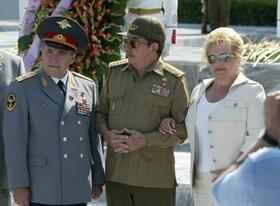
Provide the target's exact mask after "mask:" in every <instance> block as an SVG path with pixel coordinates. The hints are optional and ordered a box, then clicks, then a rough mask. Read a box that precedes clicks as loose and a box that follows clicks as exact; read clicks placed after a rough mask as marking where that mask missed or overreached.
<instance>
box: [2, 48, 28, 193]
mask: <svg viewBox="0 0 280 206" xmlns="http://www.w3.org/2000/svg"><path fill="white" fill-rule="evenodd" d="M23 73H24V64H23V62H22V61H21V58H20V57H18V56H16V55H13V54H10V53H7V52H4V51H0V131H1V132H0V189H2V188H7V174H6V166H5V158H4V143H3V135H2V123H3V109H4V104H5V97H6V93H7V89H8V85H9V83H10V82H11V81H12V79H13V78H15V77H17V76H19V75H20V74H23Z"/></svg>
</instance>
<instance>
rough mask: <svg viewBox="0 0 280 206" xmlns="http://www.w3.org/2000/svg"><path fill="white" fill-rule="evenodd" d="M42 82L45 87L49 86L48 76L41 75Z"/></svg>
mask: <svg viewBox="0 0 280 206" xmlns="http://www.w3.org/2000/svg"><path fill="white" fill-rule="evenodd" d="M41 82H42V85H43V86H44V87H47V86H48V83H49V82H48V80H47V78H46V77H41Z"/></svg>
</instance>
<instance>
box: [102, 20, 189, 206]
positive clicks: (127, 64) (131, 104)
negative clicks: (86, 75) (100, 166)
mask: <svg viewBox="0 0 280 206" xmlns="http://www.w3.org/2000/svg"><path fill="white" fill-rule="evenodd" d="M122 35H125V45H124V46H125V52H126V54H127V57H128V59H125V60H120V61H118V62H112V63H110V65H109V67H110V71H109V74H108V76H107V81H106V83H105V86H104V87H103V89H102V92H101V95H100V102H99V105H98V107H97V127H98V130H99V131H100V133H101V134H102V135H103V137H104V139H105V140H106V141H107V143H108V147H107V157H106V180H107V182H106V195H107V204H108V206H124V205H125V206H154V205H160V206H175V199H176V198H175V186H176V180H175V169H174V154H173V151H174V146H175V145H176V144H178V143H181V142H183V141H184V140H185V139H186V137H187V133H186V129H185V124H184V119H185V115H186V112H187V107H188V90H187V82H186V79H185V77H184V73H183V72H181V71H180V70H178V69H176V68H174V67H173V66H171V65H169V64H167V63H165V62H164V61H163V60H162V59H161V57H160V56H161V54H162V51H163V47H164V41H165V33H164V30H163V27H162V25H161V23H160V21H159V20H158V19H157V18H155V17H151V16H140V17H138V18H136V19H135V20H134V21H133V22H132V24H131V25H130V27H129V30H128V33H125V34H122ZM169 115H170V116H172V117H173V118H175V119H176V120H177V122H178V124H177V125H176V128H177V129H178V130H177V133H176V134H172V135H163V134H161V133H160V132H158V128H159V125H160V122H161V120H162V119H163V118H164V117H168V116H169Z"/></svg>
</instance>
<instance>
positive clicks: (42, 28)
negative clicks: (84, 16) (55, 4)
mask: <svg viewBox="0 0 280 206" xmlns="http://www.w3.org/2000/svg"><path fill="white" fill-rule="evenodd" d="M37 34H38V36H39V38H40V39H41V40H42V41H43V42H45V43H46V44H47V45H49V46H52V47H55V48H59V49H65V50H75V51H77V52H78V53H81V52H83V51H85V50H86V49H87V46H88V37H87V35H86V33H85V32H84V30H83V28H82V27H81V25H80V24H78V23H77V22H76V21H74V20H72V19H70V18H67V17H63V16H52V17H48V18H46V19H44V20H43V21H42V22H41V23H40V24H39V26H38V29H37Z"/></svg>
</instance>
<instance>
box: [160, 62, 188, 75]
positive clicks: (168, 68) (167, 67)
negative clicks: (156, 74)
mask: <svg viewBox="0 0 280 206" xmlns="http://www.w3.org/2000/svg"><path fill="white" fill-rule="evenodd" d="M164 69H165V70H166V71H168V72H169V73H171V74H173V75H175V76H176V77H181V76H183V75H184V74H185V73H184V72H182V71H181V70H179V69H177V68H175V67H173V66H171V65H169V64H165V65H164Z"/></svg>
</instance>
